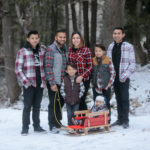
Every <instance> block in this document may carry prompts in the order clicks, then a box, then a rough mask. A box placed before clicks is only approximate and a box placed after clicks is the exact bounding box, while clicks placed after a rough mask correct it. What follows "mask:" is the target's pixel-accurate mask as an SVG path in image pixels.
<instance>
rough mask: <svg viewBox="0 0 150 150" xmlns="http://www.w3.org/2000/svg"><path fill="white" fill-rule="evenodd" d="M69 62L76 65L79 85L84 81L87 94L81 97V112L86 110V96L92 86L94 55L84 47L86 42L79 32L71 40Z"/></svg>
mask: <svg viewBox="0 0 150 150" xmlns="http://www.w3.org/2000/svg"><path fill="white" fill-rule="evenodd" d="M68 58H69V62H71V63H74V64H76V66H77V70H78V75H79V76H78V78H77V79H76V82H77V83H80V82H81V81H83V84H84V86H85V92H84V94H83V96H82V97H81V103H80V106H79V109H80V110H86V109H87V105H86V103H85V99H86V95H87V92H88V89H89V86H90V75H91V71H92V53H91V50H90V49H89V48H88V47H85V46H84V40H83V38H82V36H81V34H80V33H79V32H73V33H72V35H71V40H70V49H69V53H68Z"/></svg>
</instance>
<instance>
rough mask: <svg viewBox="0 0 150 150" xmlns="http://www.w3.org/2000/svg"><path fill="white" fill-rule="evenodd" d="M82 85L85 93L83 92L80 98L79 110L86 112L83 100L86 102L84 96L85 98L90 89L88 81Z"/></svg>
mask: <svg viewBox="0 0 150 150" xmlns="http://www.w3.org/2000/svg"><path fill="white" fill-rule="evenodd" d="M83 84H84V87H85V91H84V94H83V96H82V97H81V102H80V105H79V110H87V105H86V102H85V100H86V96H87V93H88V90H89V87H90V80H87V81H83Z"/></svg>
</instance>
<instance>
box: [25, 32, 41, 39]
mask: <svg viewBox="0 0 150 150" xmlns="http://www.w3.org/2000/svg"><path fill="white" fill-rule="evenodd" d="M31 34H39V33H38V31H36V30H32V31H30V32H29V33H28V34H27V38H29V37H30V35H31Z"/></svg>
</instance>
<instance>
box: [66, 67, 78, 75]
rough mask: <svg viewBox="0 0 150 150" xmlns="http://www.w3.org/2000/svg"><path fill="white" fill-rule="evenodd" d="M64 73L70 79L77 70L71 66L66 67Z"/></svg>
mask: <svg viewBox="0 0 150 150" xmlns="http://www.w3.org/2000/svg"><path fill="white" fill-rule="evenodd" d="M66 72H67V73H68V75H69V76H70V77H74V76H75V74H76V73H77V70H76V69H74V68H72V67H71V66H67V70H66Z"/></svg>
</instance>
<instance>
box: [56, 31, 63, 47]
mask: <svg viewBox="0 0 150 150" xmlns="http://www.w3.org/2000/svg"><path fill="white" fill-rule="evenodd" d="M55 41H56V42H57V44H58V45H59V46H60V47H62V46H63V45H64V44H65V43H66V33H64V32H58V33H57V35H56V36H55Z"/></svg>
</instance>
